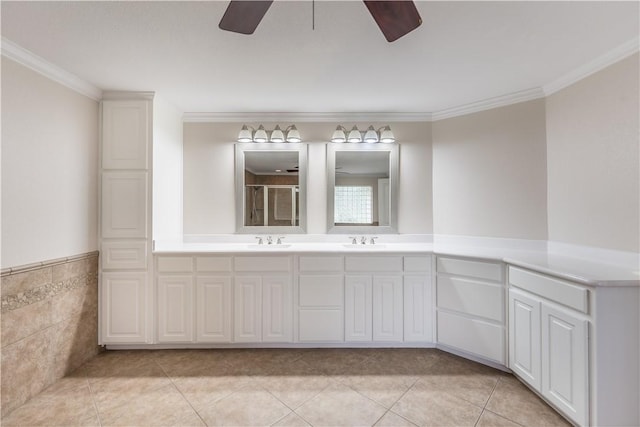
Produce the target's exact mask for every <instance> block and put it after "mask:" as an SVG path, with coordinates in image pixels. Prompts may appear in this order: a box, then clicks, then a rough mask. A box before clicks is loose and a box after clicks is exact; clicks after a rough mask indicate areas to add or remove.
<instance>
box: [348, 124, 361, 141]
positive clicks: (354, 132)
mask: <svg viewBox="0 0 640 427" xmlns="http://www.w3.org/2000/svg"><path fill="white" fill-rule="evenodd" d="M347 141H349V142H362V135H360V131H359V130H358V128H357V127H356V126H354V127H353V128H352V129H351V131H350V132H349V136H348V137H347Z"/></svg>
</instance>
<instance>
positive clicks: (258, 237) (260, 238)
mask: <svg viewBox="0 0 640 427" xmlns="http://www.w3.org/2000/svg"><path fill="white" fill-rule="evenodd" d="M256 239H258V244H259V245H261V244H262V237H261V236H256Z"/></svg>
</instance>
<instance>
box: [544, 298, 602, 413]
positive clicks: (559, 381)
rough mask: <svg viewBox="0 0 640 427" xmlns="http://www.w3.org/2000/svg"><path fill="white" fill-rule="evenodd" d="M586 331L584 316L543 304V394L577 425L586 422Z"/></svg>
mask: <svg viewBox="0 0 640 427" xmlns="http://www.w3.org/2000/svg"><path fill="white" fill-rule="evenodd" d="M587 334H588V323H587V321H586V320H584V319H580V318H579V317H577V316H574V315H572V314H571V313H569V312H565V311H561V310H559V309H555V308H553V307H550V306H548V305H547V304H542V375H543V377H542V395H543V396H544V397H546V398H547V399H549V401H550V402H552V403H553V404H554V405H555V406H557V407H558V408H559V409H560V410H561V411H562V412H564V413H565V414H566V415H567V416H568V417H569V418H571V419H572V420H573V421H575V422H576V423H577V424H579V425H587V424H588V423H589V422H588V421H589V420H588V405H587V399H588V395H589V394H588V387H589V384H588V377H589V369H588V351H589V349H588V337H587ZM612 351H613V350H612Z"/></svg>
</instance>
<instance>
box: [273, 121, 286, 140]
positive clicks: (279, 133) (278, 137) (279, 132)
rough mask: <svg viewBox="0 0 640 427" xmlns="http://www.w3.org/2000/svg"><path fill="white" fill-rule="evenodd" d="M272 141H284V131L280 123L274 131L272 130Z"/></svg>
mask: <svg viewBox="0 0 640 427" xmlns="http://www.w3.org/2000/svg"><path fill="white" fill-rule="evenodd" d="M271 142H284V133H283V132H282V129H280V126H278V125H277V126H276V128H275V129H274V130H273V132H271Z"/></svg>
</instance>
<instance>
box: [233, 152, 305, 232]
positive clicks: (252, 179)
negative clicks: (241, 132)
mask: <svg viewBox="0 0 640 427" xmlns="http://www.w3.org/2000/svg"><path fill="white" fill-rule="evenodd" d="M306 176H307V146H306V144H297V143H264V144H256V143H238V144H236V232H237V233H255V234H264V233H273V234H291V233H304V232H305V230H306Z"/></svg>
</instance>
